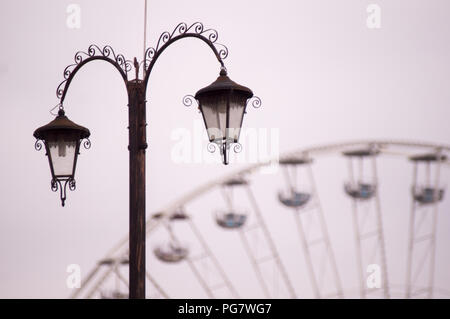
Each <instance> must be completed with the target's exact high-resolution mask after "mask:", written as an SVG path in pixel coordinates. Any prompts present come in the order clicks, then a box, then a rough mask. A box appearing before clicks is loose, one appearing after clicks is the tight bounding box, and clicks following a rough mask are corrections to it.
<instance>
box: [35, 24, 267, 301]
mask: <svg viewBox="0 0 450 319" xmlns="http://www.w3.org/2000/svg"><path fill="white" fill-rule="evenodd" d="M188 37H191V38H196V39H199V40H202V41H203V42H204V43H206V44H207V45H208V46H209V47H210V49H211V50H212V51H213V53H214V55H215V56H216V58H217V60H218V62H219V63H220V70H221V71H220V76H219V77H218V79H217V80H216V81H215V82H214V83H212V84H211V85H210V86H208V87H206V88H203V89H201V90H200V91H198V92H197V94H196V95H195V99H196V100H197V102H198V105H199V109H200V111H201V113H202V115H203V119H204V122H205V126H206V129H207V132H208V137H209V140H210V142H213V143H215V144H217V145H219V146H220V151H221V154H222V156H223V162H224V163H225V164H227V163H228V150H229V147H230V144H232V143H238V140H239V133H240V129H241V126H242V120H243V116H244V113H245V110H246V107H247V105H248V104H249V103H251V104H252V105H253V106H254V107H259V105H260V103H261V101H260V99H259V98H257V97H254V96H253V93H252V91H251V90H250V89H248V88H246V87H244V86H241V85H239V84H237V83H235V82H233V81H231V79H230V78H229V77H228V76H227V72H226V68H225V65H224V62H223V59H225V58H226V57H227V55H228V49H227V48H226V47H225V46H223V45H221V44H218V43H216V41H217V38H218V34H217V31H215V30H213V29H204V27H203V24H201V23H200V22H196V23H194V24H192V25H191V26H189V27H188V26H187V25H186V24H185V23H180V24H178V25H177V26H176V28H175V29H174V30H173V32H171V33H169V32H164V33H162V34H161V36H160V37H159V40H158V43H157V45H156V47H154V48H153V47H150V48H148V49H147V50H146V51H145V56H144V60H143V61H142V62H140V63H138V61H137V59H136V58H134V61H130V60H126V59H125V57H124V56H123V55H122V54H116V53H115V52H114V50H113V49H112V48H111V47H110V46H105V47H103V48H102V49H101V48H100V47H98V46H96V45H91V46H89V48H88V51H87V52H81V51H80V52H77V53H76V54H75V63H74V64H71V65H69V66H68V67H66V68H65V69H64V72H63V75H64V80H63V81H62V82H61V84H60V85H59V86H58V88H57V89H56V96H57V97H58V98H59V99H60V103H59V104H58V105H59V112H58V116H57V117H56V118H55V119H54V120H53V121H52V122H50V123H49V124H47V125H45V126H42V127H40V128H38V129H37V130H36V131H35V132H34V134H33V135H34V137H35V138H36V139H37V141H36V144H35V148H36V149H37V150H40V149H41V148H42V143H41V142H43V143H44V145H45V149H46V155H47V156H48V159H49V163H50V171H51V174H52V180H51V189H52V190H53V191H57V190H58V189H60V198H61V203H62V205H63V206H64V203H65V200H66V188H67V185H68V186H69V189H70V190H74V189H75V168H76V163H77V157H78V154H79V149H80V145H81V141H82V140H83V139H87V138H88V137H89V135H90V133H89V130H88V129H87V128H85V127H82V126H80V125H77V124H75V123H73V122H72V121H70V120H69V119H68V118H67V117H66V116H65V112H64V107H63V102H64V99H65V97H66V93H67V90H68V88H69V86H70V83H71V82H72V80H73V78H74V76H75V74H76V73H77V72H78V70H79V69H80V68H81V67H83V66H84V65H85V64H87V63H89V62H91V61H95V60H102V61H105V62H108V63H110V64H112V65H113V66H114V67H115V68H116V69H117V70H118V71H119V73H120V75H121V76H122V79H123V80H124V82H125V86H126V89H127V93H128V129H129V140H128V141H129V143H128V150H129V154H130V169H129V176H130V180H129V185H130V195H129V196H130V201H129V203H130V226H129V227H130V228H129V254H130V256H129V260H130V263H129V267H130V271H129V276H130V277H129V297H130V298H145V280H146V279H145V278H146V268H145V266H146V265H145V236H146V231H145V187H146V183H145V150H146V149H147V142H146V127H147V123H146V108H145V104H146V90H147V83H148V82H149V77H150V73H151V71H152V70H153V66H154V64H155V62H156V61H157V59H158V57H159V56H160V54H161V53H162V52H163V51H164V50H165V49H166V48H167V47H168V46H169V45H171V44H172V43H174V42H175V41H178V40H180V39H183V38H188ZM133 66H134V70H135V78H134V79H133V80H129V79H128V74H129V72H130V71H131V70H132V68H133ZM141 67H142V69H143V71H144V72H143V77H142V79H140V78H139V69H140V68H141ZM184 102H185V104H186V100H185V101H184ZM191 103H192V101H191ZM83 145H84V147H85V148H89V147H90V141H89V140H88V139H87V140H86V141H85V142H84V143H83ZM237 145H239V144H237ZM235 150H236V148H235ZM63 183H64V185H63Z"/></svg>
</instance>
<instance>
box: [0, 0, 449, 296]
mask: <svg viewBox="0 0 450 319" xmlns="http://www.w3.org/2000/svg"><path fill="white" fill-rule="evenodd" d="M371 3H375V4H377V5H378V6H379V8H380V9H381V15H380V18H381V20H380V21H381V24H380V28H375V29H371V28H368V26H367V18H368V16H369V13H368V12H367V11H366V10H367V7H368V5H369V4H371ZM70 4H76V5H78V7H79V8H80V9H81V11H80V14H81V15H80V28H69V26H68V25H67V19H68V16H69V13H67V8H68V6H69V5H70ZM143 6H144V1H143V0H139V1H137V0H135V1H128V2H119V1H106V0H95V1H56V0H46V1H44V0H40V1H31V0H18V1H12V0H5V1H2V2H1V4H0V12H1V13H0V14H1V18H0V40H1V43H2V49H1V53H0V87H1V89H0V103H1V106H0V119H1V125H0V133H1V135H2V147H1V149H2V156H1V157H0V177H1V180H0V194H1V195H0V199H1V204H0V207H1V210H0V256H1V257H0V261H1V262H0V297H3V298H11V297H20V298H23V297H32V298H48V297H55V298H66V297H68V296H69V295H70V293H71V292H72V291H71V290H70V289H68V288H67V286H66V278H67V275H68V274H67V272H66V268H67V265H69V264H78V265H80V266H81V270H82V275H85V274H86V273H87V272H88V271H89V270H90V269H91V268H92V267H93V266H94V265H95V264H96V262H97V261H98V259H99V258H101V257H103V256H104V254H105V253H106V252H107V251H108V250H109V249H110V248H111V247H112V246H113V245H114V244H115V243H116V242H117V241H118V240H119V239H120V238H122V237H123V236H124V235H126V234H127V232H128V151H127V143H128V132H127V122H128V119H127V96H126V91H125V89H124V85H123V82H122V81H121V78H120V76H119V74H118V73H117V72H116V70H115V69H114V68H112V67H111V65H109V64H106V63H100V62H98V63H92V64H89V65H88V66H86V67H85V68H83V69H82V70H81V71H80V72H79V73H78V74H77V75H76V77H75V79H74V80H73V82H72V84H71V86H70V89H69V92H68V94H67V97H66V99H65V109H66V113H67V115H68V116H69V118H70V119H72V120H73V121H75V122H77V123H79V124H81V125H84V126H86V127H88V128H89V129H90V131H91V141H92V147H91V149H90V150H84V149H82V150H81V155H80V157H79V160H78V166H77V174H76V180H77V190H76V191H74V192H68V198H67V204H66V207H64V208H62V207H61V206H60V201H59V197H58V194H55V193H53V192H52V191H51V190H50V178H51V177H50V170H49V167H48V162H47V159H46V157H45V156H44V152H43V151H41V152H36V151H35V149H34V138H33V137H32V133H33V131H34V130H35V129H36V128H37V127H38V126H41V125H44V124H46V123H47V122H49V121H50V120H51V119H52V118H53V117H52V115H51V114H50V113H49V110H50V109H51V108H52V107H53V106H54V105H56V104H57V103H58V99H57V98H56V96H55V90H56V87H57V85H58V84H59V83H60V82H61V81H62V80H63V74H62V72H63V70H64V68H65V67H66V66H67V65H69V64H71V63H73V57H74V54H75V53H76V52H77V51H79V50H82V51H86V50H87V48H88V46H89V45H90V44H97V45H99V46H103V45H106V44H108V45H111V46H112V47H113V48H114V50H115V52H116V53H122V54H124V55H125V56H126V57H127V58H128V59H132V58H133V57H135V56H137V57H138V59H142V54H143V53H142V52H143V18H144V12H143ZM449 10H450V3H449V2H448V1H447V0H441V1H439V0H430V1H423V0H422V1H420V0H407V1H406V0H394V1H382V0H377V1H361V0H340V1H335V0H321V1H317V0H310V1H287V0H280V1H261V0H259V1H235V0H230V1H226V2H224V1H213V0H203V1H200V0H199V1H197V0H192V1H180V0H178V1H170V0H164V1H156V0H149V1H148V28H147V46H150V45H151V46H154V45H156V42H157V39H158V37H159V35H160V34H161V33H162V32H163V31H172V30H173V28H174V27H175V26H176V25H177V24H178V23H179V22H186V23H188V24H191V23H193V22H196V21H201V22H203V24H204V25H205V27H207V28H214V29H216V30H217V31H218V33H219V40H218V42H220V43H223V44H225V45H227V47H228V49H229V56H228V58H227V59H226V60H225V63H226V66H227V69H228V73H229V75H230V77H231V79H233V80H234V81H236V82H238V83H240V84H243V85H246V86H248V87H250V88H251V89H252V90H253V92H254V93H255V94H256V95H258V96H260V97H261V99H262V101H263V105H262V107H261V108H259V109H249V110H248V112H247V115H246V117H245V120H244V127H245V128H247V129H255V130H263V131H264V130H266V132H268V134H269V136H275V137H274V138H275V142H273V143H272V144H271V147H273V148H274V149H276V150H279V152H280V153H281V154H282V153H285V152H288V151H292V150H295V149H301V148H303V147H308V146H313V145H317V144H327V143H335V142H341V141H348V140H359V139H398V140H411V141H417V140H418V141H426V142H434V143H441V144H450V127H449V125H448V119H449V118H450V110H449V107H448V104H449V102H450V90H449V89H448V85H449V83H450V63H449V62H448V57H449V56H450V43H449V41H448V39H449V36H450V34H449V32H450V20H449V18H448V12H449ZM218 72H219V65H218V63H217V61H216V60H215V57H214V56H213V54H212V53H211V51H210V50H209V49H208V47H207V46H205V45H204V44H202V43H200V42H199V41H197V40H196V39H187V40H183V41H180V42H177V43H176V44H174V45H173V46H172V47H171V48H170V49H168V50H167V51H165V52H164V54H163V55H162V56H161V58H160V59H159V61H158V62H157V64H156V65H155V68H154V70H153V73H152V75H151V78H150V84H149V88H148V91H147V101H148V103H147V107H148V109H147V122H148V129H147V136H148V138H147V140H148V144H149V148H148V150H147V214H148V215H150V214H151V213H153V212H156V211H158V210H160V209H161V208H162V207H165V206H166V205H168V204H169V203H171V202H172V201H174V200H176V199H177V198H179V197H180V196H182V195H183V194H185V193H186V192H188V191H189V190H191V189H192V188H193V187H197V186H200V185H202V184H204V183H206V182H208V181H210V180H211V179H214V178H217V177H219V176H223V175H226V174H229V173H231V172H233V171H236V170H238V169H239V168H243V167H245V166H246V165H248V164H249V163H248V162H249V158H248V156H247V155H246V154H247V153H245V152H243V153H242V154H241V155H240V156H242V157H241V159H240V163H234V164H233V163H231V164H230V165H229V166H227V167H225V166H223V165H222V164H220V163H211V159H210V157H211V158H214V157H215V158H216V160H217V159H218V158H219V154H218V153H214V154H209V153H207V152H206V153H205V154H204V155H202V156H203V157H202V158H203V159H204V160H202V161H196V162H195V161H194V160H193V162H191V163H178V162H177V161H176V160H175V159H174V155H173V154H174V148H175V147H176V146H177V145H179V144H177V143H179V140H177V139H176V138H177V136H178V135H177V134H179V133H180V132H187V133H189V134H191V135H190V136H191V138H192V141H194V140H197V141H198V138H201V139H202V142H203V143H204V142H205V140H206V132H205V131H202V130H201V129H202V125H203V124H202V122H201V116H200V114H198V112H197V110H196V109H195V107H191V108H186V107H185V106H183V104H182V103H181V100H182V97H183V96H184V95H186V94H194V93H195V92H196V91H197V90H198V89H200V88H202V87H204V86H206V85H208V84H210V83H211V82H212V81H214V80H215V78H216V77H217V76H218ZM199 127H200V128H201V129H200V135H199V134H197V133H196V132H198V128H199ZM271 134H273V135H271ZM278 137H279V138H278ZM194 143H195V142H193V144H194ZM249 143H250V142H248V141H247V140H245V139H244V140H243V141H242V146H243V148H244V150H245V149H247V150H249V149H252V147H254V146H253V145H249ZM205 145H206V144H205V143H204V145H203V146H202V147H201V148H200V151H203V148H204V147H205ZM192 152H193V153H195V154H198V153H196V152H199V150H198V149H196V148H195V146H192ZM193 156H194V155H193ZM238 157H239V156H238ZM193 158H194V157H193ZM379 162H380V164H379V170H380V183H381V186H382V190H381V191H380V196H381V202H382V209H383V217H384V220H383V222H384V225H385V228H386V238H387V239H386V242H387V244H386V245H387V255H388V263H389V267H390V269H391V271H392V272H391V273H390V274H389V276H390V277H389V278H390V281H391V282H393V283H395V284H398V285H400V286H401V285H403V284H404V280H405V276H406V275H405V273H404V272H405V268H406V267H405V265H406V247H407V229H408V216H409V211H410V206H411V205H410V204H411V203H410V193H409V190H410V186H411V178H412V177H411V172H412V168H411V166H410V164H409V163H408V162H407V160H406V159H392V158H380V159H379ZM345 164H346V163H345V162H344V161H343V159H342V158H340V156H338V154H336V155H330V156H326V157H325V159H324V161H323V162H322V163H321V164H318V166H316V167H315V173H316V175H317V176H316V178H317V184H318V188H319V195H320V196H321V199H322V202H323V206H324V211H325V216H326V219H327V221H328V224H329V228H330V236H331V238H332V242H333V243H334V244H333V245H335V246H336V255H337V260H338V268H340V271H341V272H342V276H343V286H344V288H345V289H348V290H352V289H353V290H354V289H355V288H357V287H358V286H357V278H355V276H354V273H355V270H354V269H356V268H355V267H356V259H355V258H356V257H355V253H354V246H353V237H352V236H353V235H352V231H353V229H352V227H351V218H350V217H351V215H350V213H351V205H350V201H349V200H348V198H346V197H345V196H344V194H343V188H342V185H343V182H344V180H345V179H346V171H345V169H346V165H345ZM383 170H384V171H383ZM445 174H447V173H446V172H444V173H443V184H445V185H447V184H448V174H447V175H445ZM384 177H385V178H386V182H384V184H383V181H382V178H384ZM282 183H283V181H282V179H281V177H280V175H279V174H272V175H264V176H262V177H259V178H256V177H255V180H254V183H253V184H254V185H255V189H256V190H255V192H256V194H257V197H258V198H259V200H260V203H261V206H262V207H264V208H265V209H264V212H263V214H264V216H265V218H266V220H267V222H268V224H269V228H270V229H271V232H272V234H273V237H274V238H275V242H276V244H277V247H279V249H280V253H281V255H282V257H283V260H284V262H285V264H286V267H287V269H288V271H289V274H290V276H291V277H292V281H293V283H294V285H295V289H296V291H297V293H298V294H299V295H302V296H311V295H312V292H311V289H310V286H309V282H308V279H307V278H306V277H305V276H306V275H305V267H304V261H303V255H302V252H301V248H300V245H299V242H298V236H297V234H296V232H295V228H294V227H293V219H292V216H291V215H290V214H292V212H289V211H287V210H285V209H281V208H280V207H281V206H280V205H278V204H277V203H276V192H277V191H278V188H280V187H281V186H282ZM211 196H212V195H211ZM242 205H244V204H242ZM219 206H224V203H223V202H220V201H219V200H217V201H216V200H213V199H212V198H209V199H208V197H207V196H206V195H205V199H204V201H203V202H202V201H201V200H199V203H195V204H193V208H192V210H195V211H190V213H191V214H192V215H193V216H195V220H196V222H198V223H199V225H200V227H201V230H202V232H203V233H204V235H205V236H206V237H207V238H209V240H210V242H211V244H212V245H213V246H214V245H215V246H214V248H213V249H214V251H215V252H216V253H217V255H218V258H219V259H220V261H221V262H222V263H223V264H224V267H225V269H226V271H227V273H228V274H229V276H230V277H231V279H232V281H233V282H234V283H236V285H237V286H238V288H239V289H241V295H243V296H249V297H252V296H256V297H258V296H260V295H259V293H260V288H259V286H258V284H257V282H256V280H255V279H254V278H253V277H251V278H253V279H248V280H249V282H247V281H246V280H247V279H246V280H242V279H243V278H247V275H246V274H248V273H251V267H250V266H249V265H248V264H249V263H248V261H245V262H244V261H243V262H242V265H240V264H238V263H236V260H245V259H237V258H238V256H240V255H239V253H242V251H241V252H237V253H236V254H238V255H233V252H234V251H235V250H237V249H241V250H242V248H236V247H238V246H239V240H238V237H237V235H236V234H232V233H231V234H230V233H227V234H226V236H225V235H224V234H223V232H221V231H220V230H218V228H217V227H216V226H215V225H214V223H213V220H212V212H213V210H214V209H216V208H220V207H219ZM448 213H449V201H448V200H447V199H445V200H444V202H443V204H442V205H441V208H440V213H439V224H438V230H437V231H438V245H437V252H436V254H437V259H436V279H435V283H436V285H437V286H439V287H442V288H447V289H450V274H449V273H448V272H447V270H446V269H448V266H449V263H450V254H449V253H448V252H446V251H445V250H444V248H445V244H444V243H446V242H448V240H450V235H449V232H448V229H449V226H450V217H449V216H448ZM235 235H236V236H235ZM224 236H225V237H224ZM227 236H228V237H227ZM233 236H235V237H233ZM158 240H163V235H161V236H160V238H155V242H156V241H158ZM189 240H191V239H188V238H186V241H189ZM155 242H149V243H148V245H149V246H151V247H153V245H154V244H155ZM192 245H194V244H192ZM239 247H240V246H239ZM243 258H245V257H243ZM150 263H151V264H150ZM179 267H183V266H179ZM352 267H353V268H352ZM148 268H149V269H154V274H155V277H156V278H157V279H159V281H160V282H161V284H162V285H163V286H164V287H165V288H166V289H167V290H168V291H169V292H171V296H173V297H202V296H204V295H203V292H202V291H201V289H200V288H199V287H198V286H190V284H186V285H182V286H181V287H180V286H179V282H180V280H181V279H178V280H177V279H176V278H177V277H176V274H177V272H176V271H174V269H178V268H174V266H166V265H163V264H161V263H159V262H157V261H156V260H155V259H154V257H153V256H151V255H149V257H148ZM179 269H181V268H179ZM183 271H184V272H183ZM183 271H181V270H180V272H179V273H178V274H181V273H183V274H186V276H188V277H189V276H190V277H189V278H191V277H192V274H190V273H189V272H188V271H187V270H183ZM180 276H181V275H180ZM252 276H254V275H252ZM248 278H250V277H248ZM189 280H191V281H193V280H192V278H191V279H189ZM192 285H194V284H192ZM393 285H394V284H393Z"/></svg>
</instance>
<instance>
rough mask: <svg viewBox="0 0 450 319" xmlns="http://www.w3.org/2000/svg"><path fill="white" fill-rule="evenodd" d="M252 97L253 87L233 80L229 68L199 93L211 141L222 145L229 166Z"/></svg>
mask: <svg viewBox="0 0 450 319" xmlns="http://www.w3.org/2000/svg"><path fill="white" fill-rule="evenodd" d="M252 96H253V92H252V90H250V89H249V88H247V87H245V86H242V85H239V84H237V83H235V82H233V81H231V79H230V78H229V77H228V76H227V71H226V69H225V68H222V69H221V70H220V76H219V77H218V78H217V80H216V81H214V82H213V83H212V84H211V85H208V86H207V87H205V88H203V89H201V90H199V91H198V92H197V93H196V94H195V98H196V99H197V101H198V104H199V109H200V111H201V112H202V115H203V120H204V121H205V127H206V131H207V132H208V138H209V141H210V142H213V143H216V144H217V145H219V149H220V153H221V154H222V156H223V163H224V164H225V165H227V164H228V151H229V148H230V144H231V143H238V141H239V133H240V131H241V127H242V121H243V119H244V113H245V107H246V105H247V100H248V99H250V98H251V97H252Z"/></svg>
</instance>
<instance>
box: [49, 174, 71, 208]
mask: <svg viewBox="0 0 450 319" xmlns="http://www.w3.org/2000/svg"><path fill="white" fill-rule="evenodd" d="M62 183H64V185H63V184H62ZM67 186H69V189H70V190H71V191H74V190H75V189H76V182H75V179H73V178H68V179H65V180H59V179H52V180H51V181H50V188H51V190H52V191H53V192H57V191H58V190H59V197H60V199H61V205H62V206H64V205H65V202H66V191H67Z"/></svg>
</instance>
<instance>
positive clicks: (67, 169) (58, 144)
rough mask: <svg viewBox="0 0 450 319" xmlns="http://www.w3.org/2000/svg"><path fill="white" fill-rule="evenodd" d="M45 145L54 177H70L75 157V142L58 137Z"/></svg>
mask: <svg viewBox="0 0 450 319" xmlns="http://www.w3.org/2000/svg"><path fill="white" fill-rule="evenodd" d="M47 145H48V150H49V152H50V160H51V162H52V166H53V173H54V175H55V177H58V176H72V175H73V173H74V172H73V170H74V162H75V157H76V155H77V154H76V151H77V141H76V140H67V139H64V138H62V137H58V138H57V139H55V140H53V141H47Z"/></svg>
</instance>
